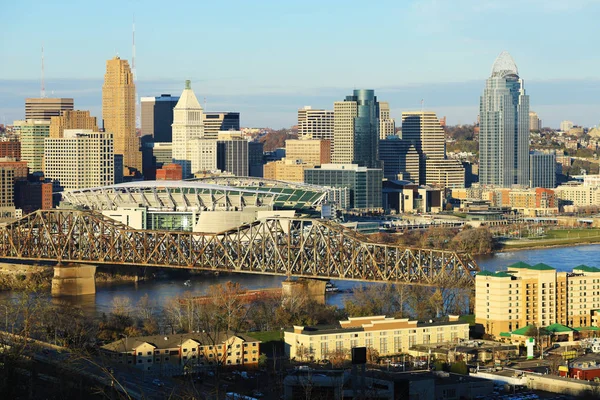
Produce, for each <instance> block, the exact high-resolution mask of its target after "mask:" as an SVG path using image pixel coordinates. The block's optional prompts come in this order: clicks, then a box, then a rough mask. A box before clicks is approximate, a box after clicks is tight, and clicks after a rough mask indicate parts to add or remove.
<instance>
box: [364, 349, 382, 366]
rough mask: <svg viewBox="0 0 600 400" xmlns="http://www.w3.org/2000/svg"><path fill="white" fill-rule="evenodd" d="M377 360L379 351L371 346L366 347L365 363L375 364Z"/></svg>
mask: <svg viewBox="0 0 600 400" xmlns="http://www.w3.org/2000/svg"><path fill="white" fill-rule="evenodd" d="M378 362H379V352H378V351H377V350H375V349H374V348H372V347H367V363H369V364H377V363H378Z"/></svg>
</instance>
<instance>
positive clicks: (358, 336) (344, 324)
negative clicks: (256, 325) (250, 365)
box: [284, 315, 469, 361]
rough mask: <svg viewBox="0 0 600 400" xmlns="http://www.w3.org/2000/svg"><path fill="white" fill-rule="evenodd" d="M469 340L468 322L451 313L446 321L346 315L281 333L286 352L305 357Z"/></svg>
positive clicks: (404, 350)
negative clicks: (333, 323)
mask: <svg viewBox="0 0 600 400" xmlns="http://www.w3.org/2000/svg"><path fill="white" fill-rule="evenodd" d="M468 339H469V324H468V323H466V322H461V321H459V320H458V316H455V315H450V316H449V321H447V322H433V321H431V322H426V323H422V322H418V321H416V320H410V319H408V318H389V317H386V316H384V315H379V316H369V317H355V318H348V320H346V321H339V323H338V324H337V326H334V327H332V326H331V325H327V326H319V325H317V326H301V325H299V326H294V327H293V328H291V329H287V330H285V332H284V342H285V355H286V357H288V358H290V359H291V358H294V357H295V358H296V359H298V358H299V357H302V358H303V359H307V360H315V361H319V360H325V359H329V355H330V354H331V353H332V352H335V351H336V350H337V351H340V352H341V351H347V352H348V357H350V349H352V348H354V347H366V348H371V349H374V350H375V351H376V352H377V354H379V356H380V357H386V356H391V355H399V354H402V353H404V354H407V353H408V352H409V349H411V348H413V347H414V346H418V345H423V344H426V345H427V344H434V343H439V344H444V343H457V342H459V341H462V340H468Z"/></svg>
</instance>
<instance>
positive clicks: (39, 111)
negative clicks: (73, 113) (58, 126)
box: [25, 97, 73, 121]
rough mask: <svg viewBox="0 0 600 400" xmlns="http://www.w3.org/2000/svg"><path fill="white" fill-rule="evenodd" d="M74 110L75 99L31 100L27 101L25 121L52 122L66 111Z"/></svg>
mask: <svg viewBox="0 0 600 400" xmlns="http://www.w3.org/2000/svg"><path fill="white" fill-rule="evenodd" d="M72 109H73V99H68V98H49V97H44V98H39V99H38V98H29V99H25V119H26V120H28V119H34V120H41V121H50V118H52V117H58V116H60V115H62V113H63V112H64V111H66V110H72Z"/></svg>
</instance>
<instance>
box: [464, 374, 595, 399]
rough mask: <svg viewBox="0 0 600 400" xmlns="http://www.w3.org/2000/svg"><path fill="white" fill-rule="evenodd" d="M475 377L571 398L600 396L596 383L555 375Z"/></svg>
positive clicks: (485, 375)
mask: <svg viewBox="0 0 600 400" xmlns="http://www.w3.org/2000/svg"><path fill="white" fill-rule="evenodd" d="M473 375H474V376H477V377H480V378H485V379H490V380H493V381H495V382H498V383H508V384H510V385H523V386H527V387H528V388H529V389H533V390H544V391H547V392H552V393H561V394H566V395H571V396H579V395H581V394H584V393H586V392H587V393H595V394H596V395H598V394H600V385H599V384H597V383H594V382H587V381H580V380H578V379H571V378H562V377H558V376H553V375H540V374H535V373H527V372H524V373H523V376H522V377H520V378H518V377H514V376H504V375H499V374H494V373H490V372H478V373H476V374H473Z"/></svg>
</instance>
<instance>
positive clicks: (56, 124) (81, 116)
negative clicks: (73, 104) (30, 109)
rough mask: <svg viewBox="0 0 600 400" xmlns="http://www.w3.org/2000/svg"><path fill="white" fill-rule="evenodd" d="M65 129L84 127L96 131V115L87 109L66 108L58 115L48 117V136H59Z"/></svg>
mask: <svg viewBox="0 0 600 400" xmlns="http://www.w3.org/2000/svg"><path fill="white" fill-rule="evenodd" d="M65 129H85V130H91V131H94V132H98V122H97V121H96V117H92V116H90V112H89V111H79V110H66V111H64V112H63V113H62V115H60V116H56V117H52V118H50V137H51V138H61V137H63V132H64V130H65Z"/></svg>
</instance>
